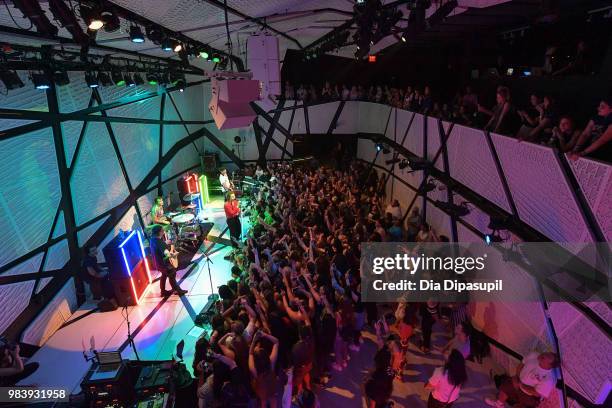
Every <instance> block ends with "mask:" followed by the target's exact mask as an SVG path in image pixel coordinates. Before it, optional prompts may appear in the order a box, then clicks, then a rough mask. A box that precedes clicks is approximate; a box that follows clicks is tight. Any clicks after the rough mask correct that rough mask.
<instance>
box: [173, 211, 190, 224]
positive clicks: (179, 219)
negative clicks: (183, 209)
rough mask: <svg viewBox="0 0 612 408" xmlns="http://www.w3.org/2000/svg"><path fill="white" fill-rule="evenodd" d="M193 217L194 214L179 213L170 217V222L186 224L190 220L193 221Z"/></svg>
mask: <svg viewBox="0 0 612 408" xmlns="http://www.w3.org/2000/svg"><path fill="white" fill-rule="evenodd" d="M194 218H195V215H193V214H191V213H186V214H180V215H177V216H175V217H173V218H172V223H173V224H188V223H190V222H191V221H193V220H194Z"/></svg>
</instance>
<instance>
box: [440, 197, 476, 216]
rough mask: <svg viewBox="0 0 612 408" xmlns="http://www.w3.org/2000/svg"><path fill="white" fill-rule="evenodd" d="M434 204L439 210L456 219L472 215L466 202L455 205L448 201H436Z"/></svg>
mask: <svg viewBox="0 0 612 408" xmlns="http://www.w3.org/2000/svg"><path fill="white" fill-rule="evenodd" d="M434 203H435V204H436V206H437V207H438V208H440V209H441V210H443V211H445V212H446V213H448V214H450V215H451V216H454V217H464V216H466V215H468V214H469V213H470V209H469V208H468V206H467V203H465V202H463V203H461V204H454V203H449V202H446V201H440V200H436V201H434Z"/></svg>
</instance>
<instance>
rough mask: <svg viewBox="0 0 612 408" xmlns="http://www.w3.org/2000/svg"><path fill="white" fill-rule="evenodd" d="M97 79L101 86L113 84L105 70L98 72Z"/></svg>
mask: <svg viewBox="0 0 612 408" xmlns="http://www.w3.org/2000/svg"><path fill="white" fill-rule="evenodd" d="M98 80H99V81H100V84H101V85H102V86H110V85H112V84H113V81H112V80H111V78H110V76H109V75H108V74H107V73H106V72H100V73H99V74H98Z"/></svg>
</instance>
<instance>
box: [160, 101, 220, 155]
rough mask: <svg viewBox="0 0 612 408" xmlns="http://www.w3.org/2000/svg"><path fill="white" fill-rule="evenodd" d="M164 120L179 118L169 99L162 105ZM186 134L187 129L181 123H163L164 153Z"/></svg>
mask: <svg viewBox="0 0 612 408" xmlns="http://www.w3.org/2000/svg"><path fill="white" fill-rule="evenodd" d="M164 120H180V119H179V116H178V113H177V112H176V109H174V106H172V103H170V101H166V105H165V106H164ZM213 126H214V124H213ZM187 134H188V132H187V129H186V128H185V126H183V125H164V134H163V144H164V146H163V147H164V149H163V152H164V154H166V153H167V152H168V150H170V149H171V148H172V146H174V144H175V143H176V142H178V141H179V140H181V139H183V138H185V137H186V136H187Z"/></svg>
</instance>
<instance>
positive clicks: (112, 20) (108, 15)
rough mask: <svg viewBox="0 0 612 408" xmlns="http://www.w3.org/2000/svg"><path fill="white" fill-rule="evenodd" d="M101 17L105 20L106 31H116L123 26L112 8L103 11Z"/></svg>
mask: <svg viewBox="0 0 612 408" xmlns="http://www.w3.org/2000/svg"><path fill="white" fill-rule="evenodd" d="M100 18H101V19H102V21H103V22H104V31H106V32H107V33H114V32H115V31H117V30H119V28H121V21H119V17H118V16H117V14H115V12H114V11H112V10H104V11H102V13H100Z"/></svg>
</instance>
